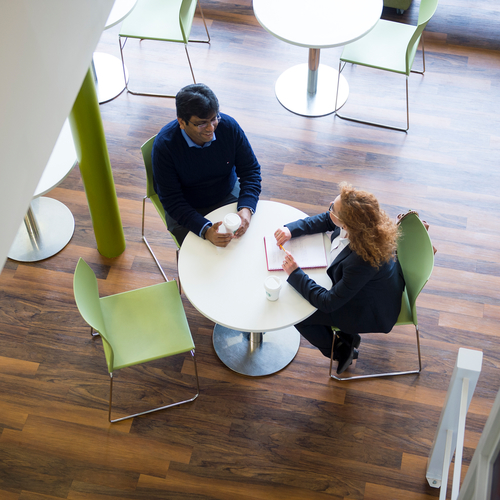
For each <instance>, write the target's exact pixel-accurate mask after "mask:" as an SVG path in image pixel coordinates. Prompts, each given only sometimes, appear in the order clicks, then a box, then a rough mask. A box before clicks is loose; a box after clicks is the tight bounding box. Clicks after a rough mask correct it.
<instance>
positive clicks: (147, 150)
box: [141, 135, 156, 199]
mask: <svg viewBox="0 0 500 500" xmlns="http://www.w3.org/2000/svg"><path fill="white" fill-rule="evenodd" d="M155 139H156V135H153V137H151V139H148V140H147V141H146V142H145V143H144V144H143V145H142V146H141V152H142V158H143V160H144V167H145V168H146V196H147V197H148V198H150V199H151V197H152V196H154V195H155V194H156V192H155V188H154V187H153V160H152V159H151V152H152V151H153V143H154V142H155Z"/></svg>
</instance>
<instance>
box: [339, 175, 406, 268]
mask: <svg viewBox="0 0 500 500" xmlns="http://www.w3.org/2000/svg"><path fill="white" fill-rule="evenodd" d="M339 187H340V201H341V208H340V210H339V214H338V216H339V219H340V220H341V222H342V223H344V224H345V226H346V230H347V233H348V234H349V242H350V243H349V244H350V247H351V249H352V250H353V251H354V252H356V253H357V254H358V255H359V256H360V257H361V258H362V259H363V260H365V261H367V262H369V263H370V264H371V265H372V266H373V267H380V266H381V265H382V264H383V263H384V262H389V261H390V260H393V259H394V258H395V254H396V247H397V240H398V236H399V231H398V226H397V225H396V223H395V222H394V221H392V220H391V219H390V218H389V216H388V215H387V214H386V213H385V212H384V211H383V210H382V209H381V208H380V207H379V204H378V201H377V199H376V198H375V196H373V195H372V194H371V193H368V192H366V191H361V190H358V189H355V188H353V187H352V186H351V185H350V184H347V183H346V182H341V183H340V184H339Z"/></svg>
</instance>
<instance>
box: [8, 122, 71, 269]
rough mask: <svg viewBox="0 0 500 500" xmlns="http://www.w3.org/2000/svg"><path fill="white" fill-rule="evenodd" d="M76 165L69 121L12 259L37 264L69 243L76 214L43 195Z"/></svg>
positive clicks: (16, 243)
mask: <svg viewBox="0 0 500 500" xmlns="http://www.w3.org/2000/svg"><path fill="white" fill-rule="evenodd" d="M76 163H77V158H76V150H75V143H74V141H73V135H72V133H71V128H70V125H69V122H68V120H66V121H65V122H64V125H63V128H62V129H61V132H60V134H59V138H58V139H57V142H56V144H55V146H54V149H53V150H52V154H51V155H50V158H49V161H48V162H47V165H46V167H45V170H44V171H43V174H42V177H41V178H40V181H39V182H38V185H37V187H36V189H35V193H34V194H33V200H32V201H31V203H30V206H29V208H28V211H27V213H26V215H25V217H24V222H23V223H22V224H21V226H20V227H19V229H18V231H17V234H16V237H15V239H14V242H13V243H12V245H11V247H10V250H9V253H8V255H7V256H8V257H9V259H12V260H17V261H20V262H36V261H39V260H43V259H47V258H48V257H52V256H53V255H55V254H56V253H58V252H60V251H61V250H62V249H63V248H64V247H65V246H66V245H67V244H68V243H69V241H70V240H71V238H72V237H73V233H74V231H75V219H74V217H73V214H72V213H71V211H70V209H69V208H68V207H67V206H66V205H64V203H61V202H60V201H58V200H54V199H53V198H47V197H45V196H42V195H44V194H45V193H48V192H49V191H50V190H51V189H53V188H55V187H56V186H57V185H58V184H60V183H61V182H62V181H63V180H64V179H65V178H66V177H67V176H68V174H69V173H70V172H71V170H72V169H73V167H74V166H75V165H76Z"/></svg>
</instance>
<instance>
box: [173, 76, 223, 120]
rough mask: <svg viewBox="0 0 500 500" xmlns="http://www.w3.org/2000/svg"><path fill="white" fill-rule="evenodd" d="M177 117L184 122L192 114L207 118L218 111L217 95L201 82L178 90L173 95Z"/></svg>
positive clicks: (189, 118)
mask: <svg viewBox="0 0 500 500" xmlns="http://www.w3.org/2000/svg"><path fill="white" fill-rule="evenodd" d="M175 106H176V108H177V117H178V118H181V119H182V120H184V121H185V122H188V121H189V120H191V117H192V116H197V117H199V118H203V119H208V118H212V116H214V114H217V113H218V112H219V101H218V100H217V97H216V96H215V94H214V93H213V92H212V90H211V89H209V88H208V87H207V86H206V85H205V84H203V83H193V84H192V85H188V86H187V87H184V88H182V89H181V90H179V92H178V93H177V95H176V96H175Z"/></svg>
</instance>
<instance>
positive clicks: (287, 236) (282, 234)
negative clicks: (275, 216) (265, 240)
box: [274, 226, 292, 246]
mask: <svg viewBox="0 0 500 500" xmlns="http://www.w3.org/2000/svg"><path fill="white" fill-rule="evenodd" d="M274 237H275V238H276V244H277V245H278V246H280V245H284V244H285V243H286V242H287V241H288V240H291V239H292V234H291V233H290V229H288V228H287V227H285V226H284V227H280V228H279V229H277V230H276V231H275V232H274Z"/></svg>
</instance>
